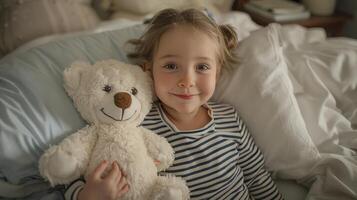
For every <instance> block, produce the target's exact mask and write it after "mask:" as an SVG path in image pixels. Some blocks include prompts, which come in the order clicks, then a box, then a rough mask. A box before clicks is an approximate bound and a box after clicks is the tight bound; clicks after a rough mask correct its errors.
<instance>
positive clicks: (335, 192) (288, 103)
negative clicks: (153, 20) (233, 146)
mask: <svg viewBox="0 0 357 200" xmlns="http://www.w3.org/2000/svg"><path fill="white" fill-rule="evenodd" d="M237 54H238V55H239V56H240V57H241V63H240V64H239V65H238V66H237V69H236V70H235V72H234V73H229V75H228V76H225V77H223V81H222V83H221V84H220V85H219V86H218V92H217V93H216V94H215V98H216V99H218V100H222V101H227V102H229V103H231V104H234V105H235V106H236V107H237V109H238V111H239V112H240V114H241V115H242V117H243V119H244V120H245V121H246V123H247V124H248V127H249V128H250V129H251V132H252V135H253V137H254V138H255V140H256V142H257V144H258V145H259V146H260V148H261V149H262V151H263V153H264V154H265V157H266V164H267V167H268V168H269V169H270V170H271V171H273V172H275V175H276V176H278V177H280V178H284V179H295V180H298V181H299V182H301V183H302V184H305V185H307V186H309V187H310V191H309V194H308V196H307V199H357V157H356V152H355V150H356V149H357V130H354V129H353V128H352V124H353V125H354V126H356V124H357V121H356V118H357V117H356V115H357V88H356V86H357V41H356V40H352V39H347V38H334V39H326V38H325V35H324V32H323V31H322V30H318V29H310V30H307V29H305V28H303V27H300V26H284V27H282V26H280V25H277V24H273V25H270V26H269V27H267V28H263V29H259V30H258V31H254V32H251V34H250V36H249V37H247V38H246V39H245V40H243V41H242V43H241V46H240V48H239V50H238V52H237Z"/></svg>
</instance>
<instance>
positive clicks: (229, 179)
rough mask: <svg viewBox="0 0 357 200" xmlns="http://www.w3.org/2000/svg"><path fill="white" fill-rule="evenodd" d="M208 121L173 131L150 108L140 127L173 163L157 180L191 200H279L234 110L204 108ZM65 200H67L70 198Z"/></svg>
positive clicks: (156, 107) (70, 190)
mask: <svg viewBox="0 0 357 200" xmlns="http://www.w3.org/2000/svg"><path fill="white" fill-rule="evenodd" d="M207 107H208V108H209V111H210V115H211V118H212V120H211V121H210V122H209V123H208V124H207V125H205V126H204V127H202V128H200V129H197V130H192V131H180V130H178V129H177V128H176V127H175V126H174V125H173V124H172V123H171V122H170V120H169V119H168V118H167V117H166V115H165V113H164V111H163V108H162V107H161V105H160V104H159V103H155V104H154V105H153V107H152V109H151V111H150V113H149V114H148V115H147V116H146V117H145V120H144V122H143V123H142V126H143V127H145V128H148V129H150V130H152V131H153V132H155V133H156V134H158V135H161V136H163V137H165V138H166V139H167V141H168V142H169V143H170V144H171V146H172V147H173V149H174V151H175V161H174V163H173V165H172V166H171V167H169V168H168V169H167V170H165V171H164V172H161V173H160V174H163V175H164V174H174V175H175V176H179V177H182V178H183V179H184V180H185V181H186V184H187V186H188V188H189V190H190V198H191V199H193V200H195V199H222V200H223V199H232V200H233V199H234V200H241V199H262V200H269V199H274V200H275V199H283V198H282V196H281V194H280V193H279V191H278V190H277V188H276V185H275V184H274V182H273V180H272V179H271V177H270V174H269V172H267V171H266V170H265V169H264V158H263V155H262V153H261V152H260V150H259V149H258V147H257V146H256V145H255V143H254V141H253V138H252V137H251V135H250V134H249V131H248V129H247V127H246V126H245V125H244V123H243V121H242V120H241V118H240V117H239V116H238V114H237V112H236V110H235V109H234V108H233V107H232V106H230V105H227V104H217V103H215V102H208V104H207ZM78 182H81V181H77V182H76V183H75V184H72V185H75V186H76V188H74V186H73V187H69V188H68V189H67V191H66V193H65V197H66V199H72V198H76V196H77V195H73V194H75V193H76V192H77V191H78V189H79V188H81V187H80V186H78V185H81V184H82V185H83V184H84V183H83V182H81V184H78ZM70 197H71V198H70Z"/></svg>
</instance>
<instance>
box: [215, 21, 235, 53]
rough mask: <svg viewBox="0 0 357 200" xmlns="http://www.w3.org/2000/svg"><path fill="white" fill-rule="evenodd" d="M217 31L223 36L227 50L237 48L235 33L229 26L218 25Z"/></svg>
mask: <svg viewBox="0 0 357 200" xmlns="http://www.w3.org/2000/svg"><path fill="white" fill-rule="evenodd" d="M219 29H220V31H221V33H222V35H223V38H224V42H225V43H226V46H227V49H228V50H232V49H235V48H236V47H237V46H238V36H237V33H236V31H235V30H234V28H233V27H232V26H231V25H228V24H224V25H219Z"/></svg>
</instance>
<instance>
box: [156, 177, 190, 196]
mask: <svg viewBox="0 0 357 200" xmlns="http://www.w3.org/2000/svg"><path fill="white" fill-rule="evenodd" d="M151 191H152V192H151V198H150V199H151V200H187V199H189V198H190V192H189V190H188V188H187V186H186V183H185V181H184V180H182V179H181V178H178V177H175V176H159V177H157V180H156V184H155V185H154V186H153V189H152V190H151Z"/></svg>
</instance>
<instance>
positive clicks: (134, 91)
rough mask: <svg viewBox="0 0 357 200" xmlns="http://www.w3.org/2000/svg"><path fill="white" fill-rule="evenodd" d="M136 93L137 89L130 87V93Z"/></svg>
mask: <svg viewBox="0 0 357 200" xmlns="http://www.w3.org/2000/svg"><path fill="white" fill-rule="evenodd" d="M137 93H138V90H137V89H136V88H134V87H133V88H131V94H133V95H136V94H137Z"/></svg>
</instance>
